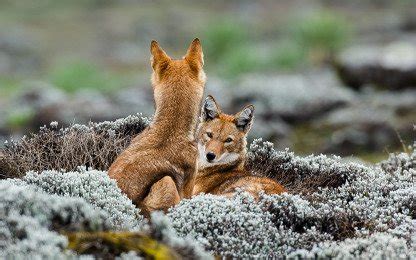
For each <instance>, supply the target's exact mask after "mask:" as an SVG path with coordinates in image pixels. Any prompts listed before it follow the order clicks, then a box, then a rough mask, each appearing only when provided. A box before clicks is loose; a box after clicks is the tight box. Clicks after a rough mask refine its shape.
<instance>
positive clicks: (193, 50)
mask: <svg viewBox="0 0 416 260" xmlns="http://www.w3.org/2000/svg"><path fill="white" fill-rule="evenodd" d="M184 59H185V60H186V61H188V63H189V65H191V66H192V67H196V68H198V69H199V68H202V66H204V53H203V52H202V46H201V42H200V41H199V39H198V38H195V39H194V40H193V41H192V43H191V45H190V46H189V48H188V51H187V52H186V55H185V57H184Z"/></svg>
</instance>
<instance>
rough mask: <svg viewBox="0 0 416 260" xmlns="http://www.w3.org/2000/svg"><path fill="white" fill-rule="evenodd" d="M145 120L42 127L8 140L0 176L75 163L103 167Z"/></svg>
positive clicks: (67, 167) (0, 161) (68, 166)
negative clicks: (21, 136) (14, 139)
mask: <svg viewBox="0 0 416 260" xmlns="http://www.w3.org/2000/svg"><path fill="white" fill-rule="evenodd" d="M147 124H148V120H147V119H146V118H142V117H139V116H130V117H127V118H124V119H119V120H116V121H114V122H103V123H90V124H89V125H87V126H85V125H73V126H70V127H68V128H57V126H56V124H51V125H50V126H49V127H42V128H41V129H40V131H39V132H38V133H35V134H31V135H30V136H28V137H25V138H23V139H22V140H20V141H12V142H9V143H8V144H7V145H6V147H5V149H4V150H3V151H1V154H2V156H0V178H15V177H21V176H23V175H24V174H25V173H26V172H27V171H43V170H61V169H64V170H66V171H73V170H76V169H77V167H78V166H85V167H87V168H93V169H97V170H107V169H108V167H109V166H110V165H111V163H112V162H113V161H114V159H115V158H116V156H117V155H118V154H119V153H120V152H121V151H123V150H124V149H125V148H126V147H127V145H128V144H129V143H130V140H131V139H132V138H133V137H134V136H136V135H137V134H138V133H140V132H141V131H142V130H143V129H144V128H145V127H146V126H147Z"/></svg>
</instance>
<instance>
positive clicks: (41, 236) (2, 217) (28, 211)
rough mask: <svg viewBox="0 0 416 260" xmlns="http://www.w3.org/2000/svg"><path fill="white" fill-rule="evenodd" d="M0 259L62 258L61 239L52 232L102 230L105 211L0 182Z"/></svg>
mask: <svg viewBox="0 0 416 260" xmlns="http://www.w3.org/2000/svg"><path fill="white" fill-rule="evenodd" d="M0 207H1V211H0V238H1V239H0V241H1V242H0V257H16V258H19V256H24V255H26V256H27V255H31V256H32V257H36V256H37V257H38V258H48V257H49V258H51V257H58V256H61V257H62V256H63V255H69V254H70V252H68V254H67V253H64V252H63V249H64V248H65V247H66V245H67V240H66V237H65V236H62V235H60V234H58V233H56V232H53V231H50V229H52V228H54V229H55V230H66V231H75V230H91V231H95V230H103V229H105V228H107V226H108V225H107V223H106V222H107V218H108V217H109V216H108V215H107V214H106V213H105V212H102V211H100V210H96V209H94V207H93V206H91V205H89V204H88V203H86V202H85V200H83V199H81V198H68V197H60V196H57V195H51V194H47V193H45V192H40V191H38V190H36V188H35V187H33V186H30V185H26V184H24V182H19V181H7V180H6V181H2V182H0Z"/></svg>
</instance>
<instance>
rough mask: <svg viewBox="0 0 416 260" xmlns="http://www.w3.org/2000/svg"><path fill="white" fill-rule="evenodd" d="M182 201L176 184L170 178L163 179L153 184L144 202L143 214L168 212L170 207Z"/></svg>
mask: <svg viewBox="0 0 416 260" xmlns="http://www.w3.org/2000/svg"><path fill="white" fill-rule="evenodd" d="M179 201H180V197H179V193H178V190H177V189H176V185H175V182H174V181H173V179H172V178H171V177H170V176H165V177H163V178H162V179H161V180H160V181H158V182H156V183H155V184H153V186H152V188H151V189H150V192H149V194H148V195H147V196H146V198H145V199H144V200H143V202H142V205H143V206H142V208H143V213H145V214H147V215H150V213H151V212H153V211H156V210H162V211H164V212H166V211H167V210H168V209H169V208H170V207H172V206H175V205H176V204H178V203H179Z"/></svg>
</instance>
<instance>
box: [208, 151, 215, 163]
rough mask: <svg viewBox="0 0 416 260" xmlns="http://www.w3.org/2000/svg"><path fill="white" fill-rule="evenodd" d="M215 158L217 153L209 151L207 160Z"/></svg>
mask: <svg viewBox="0 0 416 260" xmlns="http://www.w3.org/2000/svg"><path fill="white" fill-rule="evenodd" d="M214 159H215V153H213V152H209V153H207V160H208V162H211V161H212V160H214Z"/></svg>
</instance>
